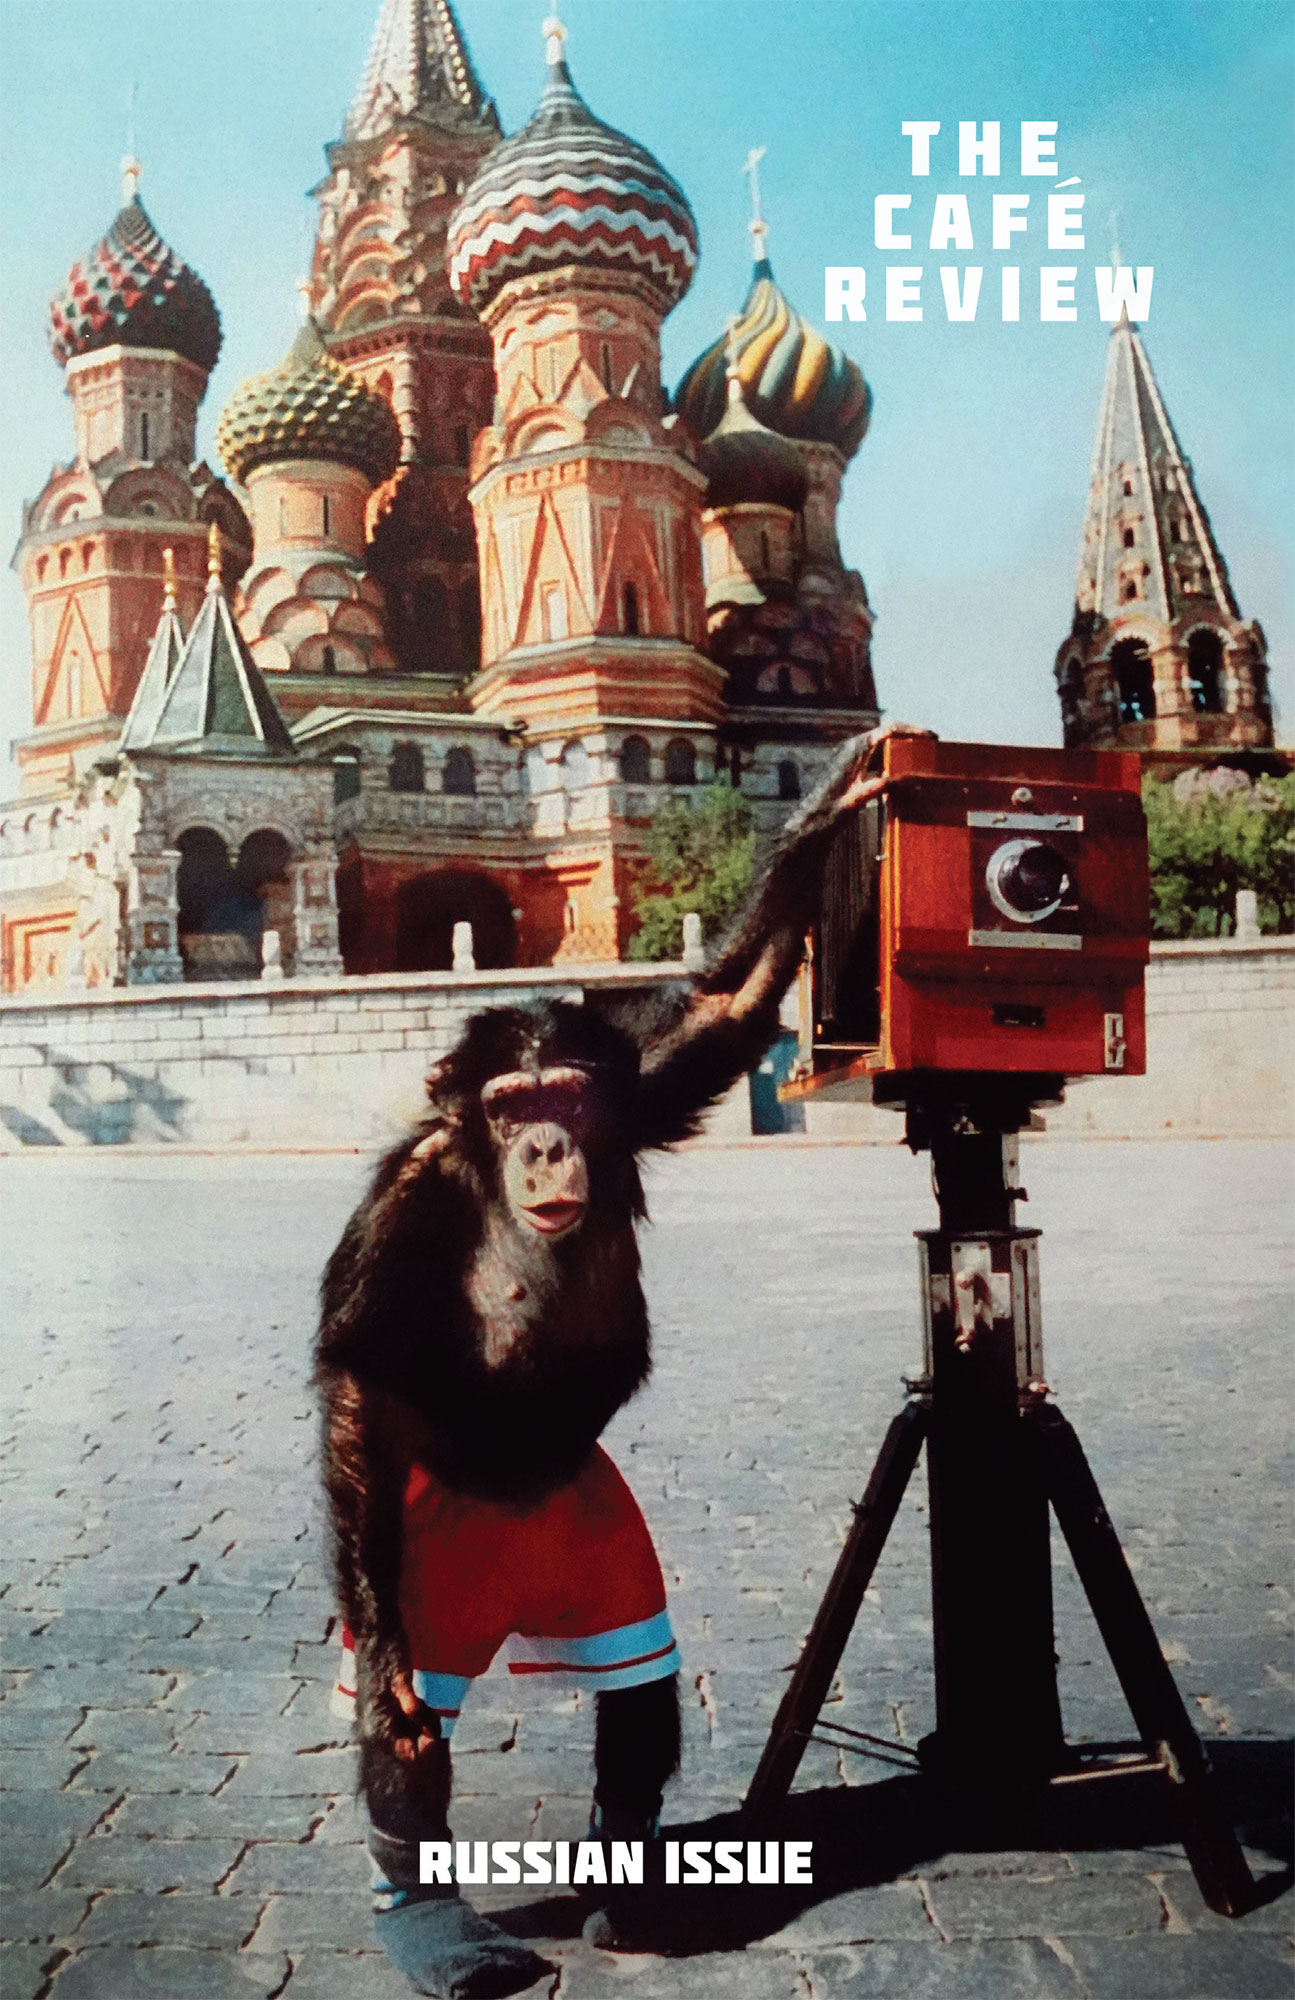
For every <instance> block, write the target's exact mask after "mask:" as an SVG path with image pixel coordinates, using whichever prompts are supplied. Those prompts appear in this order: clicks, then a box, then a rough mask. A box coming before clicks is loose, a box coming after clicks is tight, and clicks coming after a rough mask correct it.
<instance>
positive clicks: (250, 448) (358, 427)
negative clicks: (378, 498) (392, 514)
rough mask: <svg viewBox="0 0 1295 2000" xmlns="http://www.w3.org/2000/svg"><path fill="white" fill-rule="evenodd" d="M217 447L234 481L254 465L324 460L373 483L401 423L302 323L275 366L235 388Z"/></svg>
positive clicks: (389, 465)
mask: <svg viewBox="0 0 1295 2000" xmlns="http://www.w3.org/2000/svg"><path fill="white" fill-rule="evenodd" d="M216 444H217V446H218V448H219V451H220V455H221V457H222V459H223V460H224V461H225V465H226V467H227V468H228V470H229V471H230V472H231V473H232V475H233V477H234V478H235V479H237V480H240V481H241V480H245V479H246V478H247V475H248V473H249V472H254V471H255V470H256V467H257V466H258V465H275V464H279V463H281V462H282V461H283V460H284V459H289V458H322V459H327V460H328V461H330V463H333V464H340V465H354V466H358V468H359V470H360V471H361V472H363V473H365V474H366V475H367V477H368V478H369V480H370V481H371V482H372V483H373V484H374V485H376V484H377V482H378V481H379V480H381V479H385V478H386V477H387V475H388V473H390V472H393V471H394V470H395V467H396V464H397V461H398V460H399V458H400V426H399V424H398V423H397V422H396V419H395V415H394V413H393V411H392V408H391V405H390V403H388V402H387V400H386V398H385V396H380V395H379V394H378V392H377V390H376V389H370V387H369V386H368V384H367V382H362V381H361V379H360V377H359V376H358V375H356V374H353V373H352V371H351V370H350V369H349V368H343V366H342V364H341V362H340V361H334V360H333V359H332V357H331V355H330V354H329V352H328V350H327V348H326V347H325V346H324V343H323V340H322V338H321V336H320V332H319V328H318V327H317V326H316V325H315V322H314V320H313V319H308V320H307V321H306V322H305V324H304V325H303V327H302V329H301V331H300V333H299V334H298V335H297V338H296V339H295V340H294V341H293V343H292V346H291V347H290V348H289V350H288V352H287V354H286V355H285V356H284V358H283V360H282V361H281V362H280V363H279V365H278V367H277V368H271V369H269V370H268V371H267V373H266V374H264V375H253V376H252V378H251V380H250V381H248V382H244V383H243V385H242V387H241V388H240V389H236V390H235V391H234V394H233V395H232V396H231V397H230V399H229V401H228V402H227V403H226V405H225V408H224V411H223V412H222V414H221V419H220V423H219V425H218V426H217V430H216Z"/></svg>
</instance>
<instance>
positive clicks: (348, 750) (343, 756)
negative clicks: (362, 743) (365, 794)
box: [333, 743, 360, 806]
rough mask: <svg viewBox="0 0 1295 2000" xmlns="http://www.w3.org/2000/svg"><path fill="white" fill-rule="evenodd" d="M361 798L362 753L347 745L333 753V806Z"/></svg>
mask: <svg viewBox="0 0 1295 2000" xmlns="http://www.w3.org/2000/svg"><path fill="white" fill-rule="evenodd" d="M359 796H360V753H359V751H358V750H356V749H353V748H352V746H351V745H350V744H349V743H347V744H343V745H342V747H341V748H340V749H338V750H335V751H334V752H333V804H334V805H338V806H340V805H342V804H344V803H345V801H346V800H347V799H358V798H359Z"/></svg>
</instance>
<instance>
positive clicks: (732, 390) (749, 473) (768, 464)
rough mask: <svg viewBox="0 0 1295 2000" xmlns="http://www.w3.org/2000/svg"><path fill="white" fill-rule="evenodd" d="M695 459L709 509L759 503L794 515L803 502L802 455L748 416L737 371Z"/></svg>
mask: <svg viewBox="0 0 1295 2000" xmlns="http://www.w3.org/2000/svg"><path fill="white" fill-rule="evenodd" d="M697 463H698V465H699V467H700V468H701V470H702V471H703V472H704V473H705V475H706V478H707V480H708V482H709V484H708V485H707V488H706V505H707V506H708V507H740V506H742V505H743V504H746V505H761V504H763V505H764V506H766V507H790V509H791V511H792V512H793V513H796V512H798V511H799V509H800V508H801V507H803V506H804V504H805V493H806V489H807V487H808V485H809V478H808V475H807V473H806V471H805V461H804V459H803V458H802V457H801V455H800V453H799V452H798V451H797V449H796V447H795V445H794V444H792V443H791V441H790V440H789V439H788V438H784V437H779V436H778V434H777V432H776V431H771V430H769V429H768V428H767V426H766V425H764V424H762V423H760V422H759V421H758V420H757V419H756V418H755V417H753V416H752V415H751V412H750V411H749V410H748V408H747V406H746V401H745V398H744V397H743V394H742V384H741V382H740V380H739V379H738V377H737V375H736V374H732V375H730V376H729V383H728V405H727V407H726V409H725V411H724V414H723V416H722V417H721V418H720V420H719V422H718V424H717V425H716V426H715V428H714V430H713V431H712V432H711V434H710V436H709V437H708V438H707V439H706V440H705V442H704V443H703V444H702V445H700V446H699V447H698V451H697Z"/></svg>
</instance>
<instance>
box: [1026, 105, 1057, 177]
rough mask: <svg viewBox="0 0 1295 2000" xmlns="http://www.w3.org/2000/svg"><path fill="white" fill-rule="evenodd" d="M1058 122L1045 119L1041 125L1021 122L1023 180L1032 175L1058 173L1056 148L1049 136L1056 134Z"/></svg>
mask: <svg viewBox="0 0 1295 2000" xmlns="http://www.w3.org/2000/svg"><path fill="white" fill-rule="evenodd" d="M1056 129H1057V121H1056V119H1055V118H1053V119H1050V120H1049V119H1044V120H1043V122H1042V123H1041V124H1035V123H1033V122H1027V121H1026V120H1025V119H1022V120H1021V179H1022V180H1026V179H1028V178H1029V176H1030V175H1031V174H1033V175H1035V176H1036V177H1037V176H1038V175H1039V174H1055V173H1056V171H1057V160H1056V152H1057V149H1056V146H1055V144H1054V143H1053V141H1052V139H1050V138H1049V137H1048V134H1049V133H1051V132H1055V131H1056Z"/></svg>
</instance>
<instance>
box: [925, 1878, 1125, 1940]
mask: <svg viewBox="0 0 1295 2000" xmlns="http://www.w3.org/2000/svg"><path fill="white" fill-rule="evenodd" d="M927 1895H928V1897H929V1900H930V1904H931V1911H932V1914H933V1915H934V1918H935V1922H936V1924H937V1926H938V1927H939V1929H940V1930H941V1931H942V1932H943V1934H944V1936H945V1937H947V1938H1013V1937H1015V1938H1022V1937H1072V1936H1076V1935H1078V1934H1081V1933H1085V1932H1090V1933H1092V1934H1094V1935H1096V1936H1098V1937H1131V1936H1133V1935H1134V1934H1135V1933H1137V1932H1147V1931H1158V1930H1159V1929H1160V1927H1161V1924H1162V1922H1163V1920H1164V1908H1163V1905H1162V1903H1161V1900H1160V1897H1159V1894H1158V1893H1157V1891H1156V1888H1155V1886H1154V1884H1153V1883H1151V1882H1148V1881H1146V1880H1142V1879H1139V1878H1138V1877H1137V1876H1135V1875H1124V1876H1116V1877H1114V1878H1113V1879H1108V1878H1107V1877H1106V1876H1104V1875H1103V1876H1095V1875H1080V1876H1074V1875H1063V1876H1060V1877H1058V1878H1057V1879H1056V1880H1053V1881H1047V1882H1032V1881H1030V1880H1029V1878H1028V1877H1026V1876H1022V1875H1010V1876H1004V1877H1002V1878H995V1877H993V1876H986V1875H980V1876H951V1877H949V1878H947V1879H946V1880H945V1881H942V1882H930V1883H929V1884H928V1885H927Z"/></svg>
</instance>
